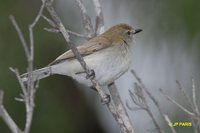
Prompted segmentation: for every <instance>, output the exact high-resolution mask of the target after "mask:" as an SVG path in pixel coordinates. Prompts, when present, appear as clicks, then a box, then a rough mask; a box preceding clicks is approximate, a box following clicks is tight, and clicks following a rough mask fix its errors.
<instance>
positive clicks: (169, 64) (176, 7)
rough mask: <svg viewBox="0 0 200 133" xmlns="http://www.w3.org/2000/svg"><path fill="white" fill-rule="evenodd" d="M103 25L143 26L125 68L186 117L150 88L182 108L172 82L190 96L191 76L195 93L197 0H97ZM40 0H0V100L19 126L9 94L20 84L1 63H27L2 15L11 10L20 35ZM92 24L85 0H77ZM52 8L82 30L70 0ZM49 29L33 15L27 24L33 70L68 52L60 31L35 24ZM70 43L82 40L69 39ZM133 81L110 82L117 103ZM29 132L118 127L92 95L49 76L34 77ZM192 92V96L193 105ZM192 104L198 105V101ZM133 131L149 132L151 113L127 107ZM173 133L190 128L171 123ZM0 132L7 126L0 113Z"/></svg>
mask: <svg viewBox="0 0 200 133" xmlns="http://www.w3.org/2000/svg"><path fill="white" fill-rule="evenodd" d="M100 2H101V4H102V8H103V15H104V19H105V27H106V29H108V28H109V27H111V26H113V25H115V24H118V23H127V24H130V25H132V26H134V27H135V28H141V29H143V32H141V33H140V34H138V35H137V36H136V40H135V42H134V46H133V48H132V62H133V63H132V66H131V68H132V69H134V70H135V71H136V73H137V74H138V75H139V77H140V78H141V79H142V80H143V82H144V83H145V85H146V86H147V87H148V89H149V90H150V91H151V92H152V94H153V96H155V97H156V98H157V99H158V101H159V102H160V104H161V105H162V109H163V110H164V112H166V113H167V114H168V115H169V117H170V118H171V120H172V121H173V122H185V121H187V122H191V120H190V119H189V118H188V116H187V115H186V114H185V113H184V112H182V111H181V110H180V109H178V108H177V107H176V106H174V105H173V104H171V103H170V102H169V101H167V100H166V99H165V98H164V97H163V95H162V94H160V93H159V91H158V89H159V88H162V89H163V90H164V91H165V92H166V93H167V94H168V95H170V96H171V97H173V98H174V99H175V100H176V101H178V102H179V103H181V104H182V105H184V106H185V107H186V108H188V109H190V107H189V105H188V102H187V101H186V100H185V99H184V98H183V96H182V95H181V94H180V92H179V91H178V89H177V88H178V87H177V85H176V83H175V80H179V81H180V82H181V83H182V85H183V87H184V89H185V90H186V92H187V93H188V95H189V96H190V97H191V89H192V82H191V80H192V78H194V79H195V81H196V88H197V95H198V96H197V98H199V96H200V90H199V88H200V84H199V81H200V72H199V68H200V54H199V52H200V13H199V12H200V8H199V5H200V1H199V0H190V1H188V0H173V1H172V0H160V1H158V0H148V1H147V0H123V1H122V0H107V1H105V0H100ZM40 4H41V2H40V0H38V1H35V0H29V1H27V0H17V1H12V0H0V16H1V17H0V89H2V90H4V92H5V96H4V105H5V107H6V109H7V110H8V112H9V113H10V115H11V116H12V117H13V119H14V120H15V121H16V123H17V124H18V125H19V126H20V128H22V129H23V128H24V127H23V126H24V122H25V108H24V104H22V103H20V102H17V101H15V100H14V97H18V96H19V93H20V91H21V90H20V86H19V83H18V82H17V79H16V77H15V75H14V74H13V73H12V72H11V71H10V70H9V67H14V68H18V69H19V71H20V72H21V73H24V72H25V71H26V67H27V61H26V58H25V54H24V50H23V48H22V45H21V42H20V40H19V37H18V35H17V32H16V31H15V29H14V27H13V25H12V24H11V22H10V20H9V15H11V14H12V15H14V16H15V18H16V20H17V22H18V24H19V26H20V28H21V29H22V31H23V33H24V35H25V37H26V39H27V41H29V40H28V36H29V35H28V25H29V24H30V23H31V22H32V21H33V19H34V18H35V16H36V14H37V12H38V10H39V7H40ZM84 4H85V6H86V8H87V10H88V13H89V15H90V16H91V18H92V21H93V23H94V20H95V12H94V8H93V3H92V0H87V1H84ZM55 7H56V10H57V12H58V14H59V16H60V17H61V19H62V20H63V23H64V24H65V26H66V27H67V29H70V30H72V31H76V32H78V33H83V34H84V30H83V26H82V22H81V16H80V13H79V9H78V8H77V6H76V4H75V1H73V0H57V1H56V3H55ZM44 27H50V26H49V25H48V24H47V23H46V22H45V21H44V20H42V19H41V20H40V21H39V23H38V24H37V26H36V28H35V29H34V36H35V40H34V41H35V62H34V66H35V68H41V67H43V66H46V65H47V64H49V63H50V62H51V61H53V60H54V59H55V58H56V57H57V56H59V55H60V54H61V53H63V52H65V51H66V50H68V47H67V46H66V43H65V41H64V39H63V37H62V36H61V35H59V34H56V33H48V32H46V31H44V30H43V28H44ZM72 40H73V41H74V42H75V43H76V44H77V45H79V44H81V43H82V42H84V41H85V40H83V39H79V38H74V37H73V38H72ZM134 82H135V79H134V77H133V76H132V75H131V74H130V72H128V73H126V74H125V75H123V76H122V77H121V78H120V79H118V80H117V81H116V84H117V86H118V89H119V91H120V94H121V96H122V99H123V101H124V102H125V101H127V102H128V103H129V104H130V105H133V106H134V104H133V102H132V101H131V100H130V97H129V94H128V90H129V89H131V88H133V84H134ZM148 101H149V102H150V106H151V109H152V110H153V112H154V115H155V117H156V119H157V121H158V123H159V124H160V125H161V126H162V127H163V129H164V130H165V131H166V132H169V129H168V127H167V126H166V125H165V123H164V122H163V120H162V119H161V117H160V115H159V114H158V112H157V110H156V108H155V107H154V105H153V104H152V103H151V101H150V100H149V99H148ZM35 102H36V107H35V113H34V117H33V124H32V129H31V132H32V133H36V132H37V133H43V132H48V133H55V132H59V133H111V132H112V133H119V132H120V131H119V128H118V126H117V124H116V122H115V121H114V120H113V118H112V116H111V114H110V112H109V111H108V110H107V108H106V107H105V106H102V105H101V102H100V99H99V97H98V95H97V94H96V93H95V92H94V91H92V90H90V89H88V88H83V87H80V86H79V85H76V83H75V82H74V81H73V80H72V79H70V78H68V77H66V76H59V75H55V76H51V77H49V78H47V79H44V80H42V81H41V82H40V87H39V89H38V91H37V95H36V101H35ZM199 103H200V98H199V99H198V104H199ZM199 106H200V104H199ZM128 113H129V115H130V117H131V119H132V121H133V124H134V127H135V129H136V131H137V132H138V133H146V132H147V131H148V130H151V131H150V132H156V131H155V130H153V129H154V126H153V124H152V121H151V119H150V118H149V116H148V115H147V114H146V112H144V111H134V112H133V111H130V110H129V111H128ZM175 129H177V132H178V133H192V132H193V129H192V127H175ZM0 132H1V133H9V132H10V130H9V129H8V127H7V126H6V125H5V123H4V122H3V120H2V119H1V118H0Z"/></svg>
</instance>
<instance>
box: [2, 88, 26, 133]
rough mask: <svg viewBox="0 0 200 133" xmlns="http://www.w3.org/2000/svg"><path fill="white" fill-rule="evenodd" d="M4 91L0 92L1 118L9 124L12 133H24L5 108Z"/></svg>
mask: <svg viewBox="0 0 200 133" xmlns="http://www.w3.org/2000/svg"><path fill="white" fill-rule="evenodd" d="M3 95H4V93H3V91H2V90H0V116H1V117H2V119H3V120H4V122H5V123H6V124H7V126H8V127H9V128H10V130H11V132H12V133H22V131H21V130H20V129H19V127H18V126H17V124H16V123H15V122H14V120H13V119H12V118H11V116H10V115H9V114H8V112H7V111H6V109H5V108H4V106H3Z"/></svg>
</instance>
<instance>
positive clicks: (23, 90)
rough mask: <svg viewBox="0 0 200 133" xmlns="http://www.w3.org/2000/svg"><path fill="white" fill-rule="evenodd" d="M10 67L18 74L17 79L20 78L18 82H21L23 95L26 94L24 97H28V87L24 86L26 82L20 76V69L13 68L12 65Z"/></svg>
mask: <svg viewBox="0 0 200 133" xmlns="http://www.w3.org/2000/svg"><path fill="white" fill-rule="evenodd" d="M9 69H10V70H11V71H12V72H13V73H14V74H15V75H16V77H17V80H18V82H19V84H20V87H21V90H22V92H23V96H24V97H27V89H26V87H25V86H24V83H23V81H22V80H21V78H20V74H19V71H18V69H13V68H12V67H10V68H9Z"/></svg>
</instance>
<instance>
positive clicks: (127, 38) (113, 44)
mask: <svg viewBox="0 0 200 133" xmlns="http://www.w3.org/2000/svg"><path fill="white" fill-rule="evenodd" d="M141 31H142V30H141V29H134V28H132V27H131V26H129V25H127V24H119V25H115V26H113V27H111V28H110V29H108V30H107V31H106V32H104V33H103V34H101V35H99V36H96V37H94V38H92V39H90V40H89V41H88V42H86V43H84V44H83V45H81V46H78V47H77V49H78V51H79V52H80V54H81V55H82V56H83V58H84V60H85V62H86V64H87V65H88V66H89V68H90V69H93V70H94V72H95V77H96V79H97V81H98V82H99V84H100V85H108V84H110V83H112V82H113V81H115V80H116V79H117V78H119V77H120V76H121V75H123V74H124V73H125V72H126V71H127V70H128V68H129V66H130V61H131V60H130V47H129V46H130V45H131V42H132V40H133V36H134V35H135V34H137V33H139V32H141ZM53 74H60V75H67V76H69V77H72V78H73V79H75V80H77V81H78V82H79V83H82V84H84V85H87V86H92V84H91V82H90V80H88V79H86V78H85V77H86V73H85V72H84V70H83V68H82V67H81V65H80V63H79V62H78V61H77V59H76V58H75V56H74V54H73V52H72V51H71V50H68V51H67V52H65V53H64V54H62V55H60V56H59V57H58V58H56V60H55V61H53V62H52V63H50V65H48V66H47V67H44V68H41V69H38V70H35V71H34V72H33V80H40V79H43V78H45V77H48V76H50V75H53ZM21 77H22V80H23V82H26V81H27V80H28V74H27V73H25V74H23V75H21Z"/></svg>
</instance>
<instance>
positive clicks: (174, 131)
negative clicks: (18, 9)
mask: <svg viewBox="0 0 200 133" xmlns="http://www.w3.org/2000/svg"><path fill="white" fill-rule="evenodd" d="M164 118H165V120H166V121H167V122H168V123H170V124H171V123H172V122H171V120H170V119H169V117H168V116H167V115H166V114H164ZM169 127H170V129H171V131H172V133H176V130H175V129H174V127H173V125H169Z"/></svg>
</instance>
